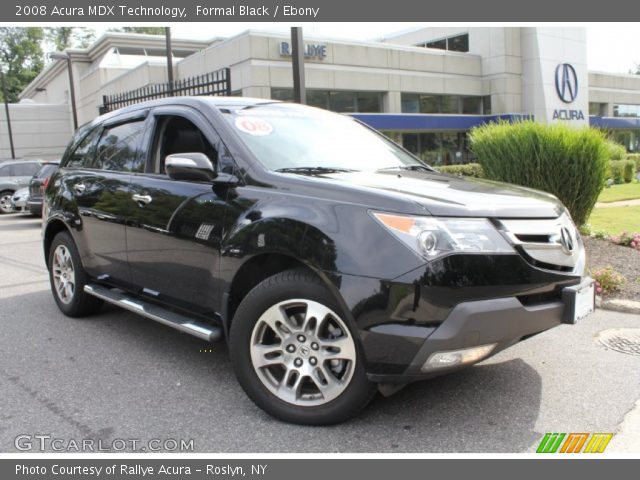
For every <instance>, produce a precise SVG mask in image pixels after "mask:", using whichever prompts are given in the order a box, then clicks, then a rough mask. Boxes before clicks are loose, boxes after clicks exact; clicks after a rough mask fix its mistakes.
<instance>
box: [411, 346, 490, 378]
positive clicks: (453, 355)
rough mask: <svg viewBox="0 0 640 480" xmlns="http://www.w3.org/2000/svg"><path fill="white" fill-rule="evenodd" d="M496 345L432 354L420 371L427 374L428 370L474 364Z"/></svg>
mask: <svg viewBox="0 0 640 480" xmlns="http://www.w3.org/2000/svg"><path fill="white" fill-rule="evenodd" d="M496 345H497V344H495V343H492V344H490V345H481V346H479V347H471V348H463V349H460V350H449V351H446V352H434V353H432V354H431V355H430V356H429V358H428V359H427V361H426V362H424V365H422V368H421V370H422V371H423V372H428V371H430V370H438V369H440V368H450V367H457V366H459V365H466V364H468V363H475V362H479V361H480V360H482V359H483V358H484V357H486V356H487V355H489V354H490V353H491V351H492V350H493V349H494V348H495V347H496Z"/></svg>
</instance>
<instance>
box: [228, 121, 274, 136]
mask: <svg viewBox="0 0 640 480" xmlns="http://www.w3.org/2000/svg"><path fill="white" fill-rule="evenodd" d="M236 128H237V129H238V130H240V131H241V132H244V133H248V134H249V135H253V136H255V137H263V136H265V135H271V133H272V132H273V127H272V126H271V124H270V123H269V122H267V121H266V120H262V119H261V118H257V117H238V118H236Z"/></svg>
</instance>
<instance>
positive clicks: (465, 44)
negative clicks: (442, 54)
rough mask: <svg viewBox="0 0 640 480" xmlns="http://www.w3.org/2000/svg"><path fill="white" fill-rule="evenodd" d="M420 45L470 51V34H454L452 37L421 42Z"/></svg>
mask: <svg viewBox="0 0 640 480" xmlns="http://www.w3.org/2000/svg"><path fill="white" fill-rule="evenodd" d="M417 46H418V47H425V48H437V49H438V50H449V51H450V52H468V51H469V34H468V33H463V34H461V35H454V36H452V37H447V38H440V39H438V40H431V41H429V42H423V43H419V44H418V45H417Z"/></svg>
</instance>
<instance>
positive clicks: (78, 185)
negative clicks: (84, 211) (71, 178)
mask: <svg viewBox="0 0 640 480" xmlns="http://www.w3.org/2000/svg"><path fill="white" fill-rule="evenodd" d="M73 189H74V190H75V191H76V193H78V194H83V193H84V191H85V190H86V189H87V186H86V185H85V184H84V183H76V184H75V185H74V186H73Z"/></svg>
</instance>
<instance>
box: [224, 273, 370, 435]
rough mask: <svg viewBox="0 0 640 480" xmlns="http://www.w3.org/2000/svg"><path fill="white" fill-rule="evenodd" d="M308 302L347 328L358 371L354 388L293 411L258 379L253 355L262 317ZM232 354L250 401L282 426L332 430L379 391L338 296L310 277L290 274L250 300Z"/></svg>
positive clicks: (237, 320) (240, 313)
mask: <svg viewBox="0 0 640 480" xmlns="http://www.w3.org/2000/svg"><path fill="white" fill-rule="evenodd" d="M294 298H304V299H307V300H313V301H316V302H319V303H322V304H323V305H325V306H327V307H328V308H330V309H331V310H332V311H333V312H335V313H336V314H337V315H339V316H340V318H341V319H342V321H343V322H344V323H345V324H346V325H347V328H348V329H349V333H350V334H351V337H352V338H353V340H354V343H355V346H356V366H355V369H354V372H353V376H352V378H351V382H350V384H349V386H348V387H347V388H346V390H345V391H344V392H343V393H342V394H341V395H340V396H339V397H338V398H336V399H334V400H332V401H330V402H328V403H326V404H324V405H319V406H310V407H301V406H297V405H291V404H289V403H287V402H284V401H283V400H281V399H279V398H278V397H276V396H275V395H273V394H272V393H271V392H270V391H269V390H268V389H267V388H266V387H265V386H264V385H263V383H262V381H261V380H260V379H259V378H258V375H257V374H256V372H255V370H254V368H253V364H252V361H251V354H250V350H249V346H250V342H251V335H252V332H253V328H254V326H255V324H256V322H257V320H258V319H259V318H260V316H261V315H262V314H263V313H264V312H265V311H266V310H267V309H268V308H270V307H272V306H273V305H275V304H277V303H279V302H282V301H286V300H291V299H294ZM229 350H230V353H231V361H232V364H233V367H234V370H235V372H236V375H237V377H238V380H239V382H240V384H241V386H242V387H243V389H244V390H245V392H246V393H247V395H249V397H250V398H251V399H252V400H253V401H254V402H255V403H256V404H257V405H258V406H259V407H260V408H262V409H263V410H265V411H266V412H267V413H269V414H271V415H273V416H275V417H277V418H280V419H281V420H284V421H287V422H291V423H298V424H305V425H329V424H334V423H339V422H343V421H345V420H347V419H349V418H351V417H353V416H355V415H356V414H357V413H358V412H359V411H360V410H361V409H362V408H363V407H364V406H365V405H366V404H367V403H368V402H369V400H370V399H371V398H372V396H373V394H374V393H375V387H374V385H373V384H372V383H371V382H369V380H368V379H367V376H366V370H365V365H364V356H363V354H362V348H361V345H360V342H359V339H358V336H357V335H356V334H355V329H354V328H353V326H352V325H351V322H350V321H349V319H348V318H347V317H346V315H344V313H343V311H342V308H341V307H340V305H339V304H338V302H337V301H336V299H335V297H334V296H333V294H332V293H331V292H330V291H329V290H328V289H327V288H326V287H325V286H324V285H322V284H321V283H320V281H319V280H317V279H314V278H313V277H312V276H311V275H310V274H307V273H304V272H300V271H288V272H283V273H280V274H277V275H275V276H274V277H271V278H268V279H267V280H265V281H263V282H262V283H260V284H259V285H258V286H257V287H255V288H254V289H253V290H252V291H251V292H249V294H248V295H247V296H246V297H245V298H244V300H243V301H242V303H241V304H240V306H239V307H238V310H237V312H236V314H235V316H234V319H233V322H232V324H231V328H230V335H229Z"/></svg>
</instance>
